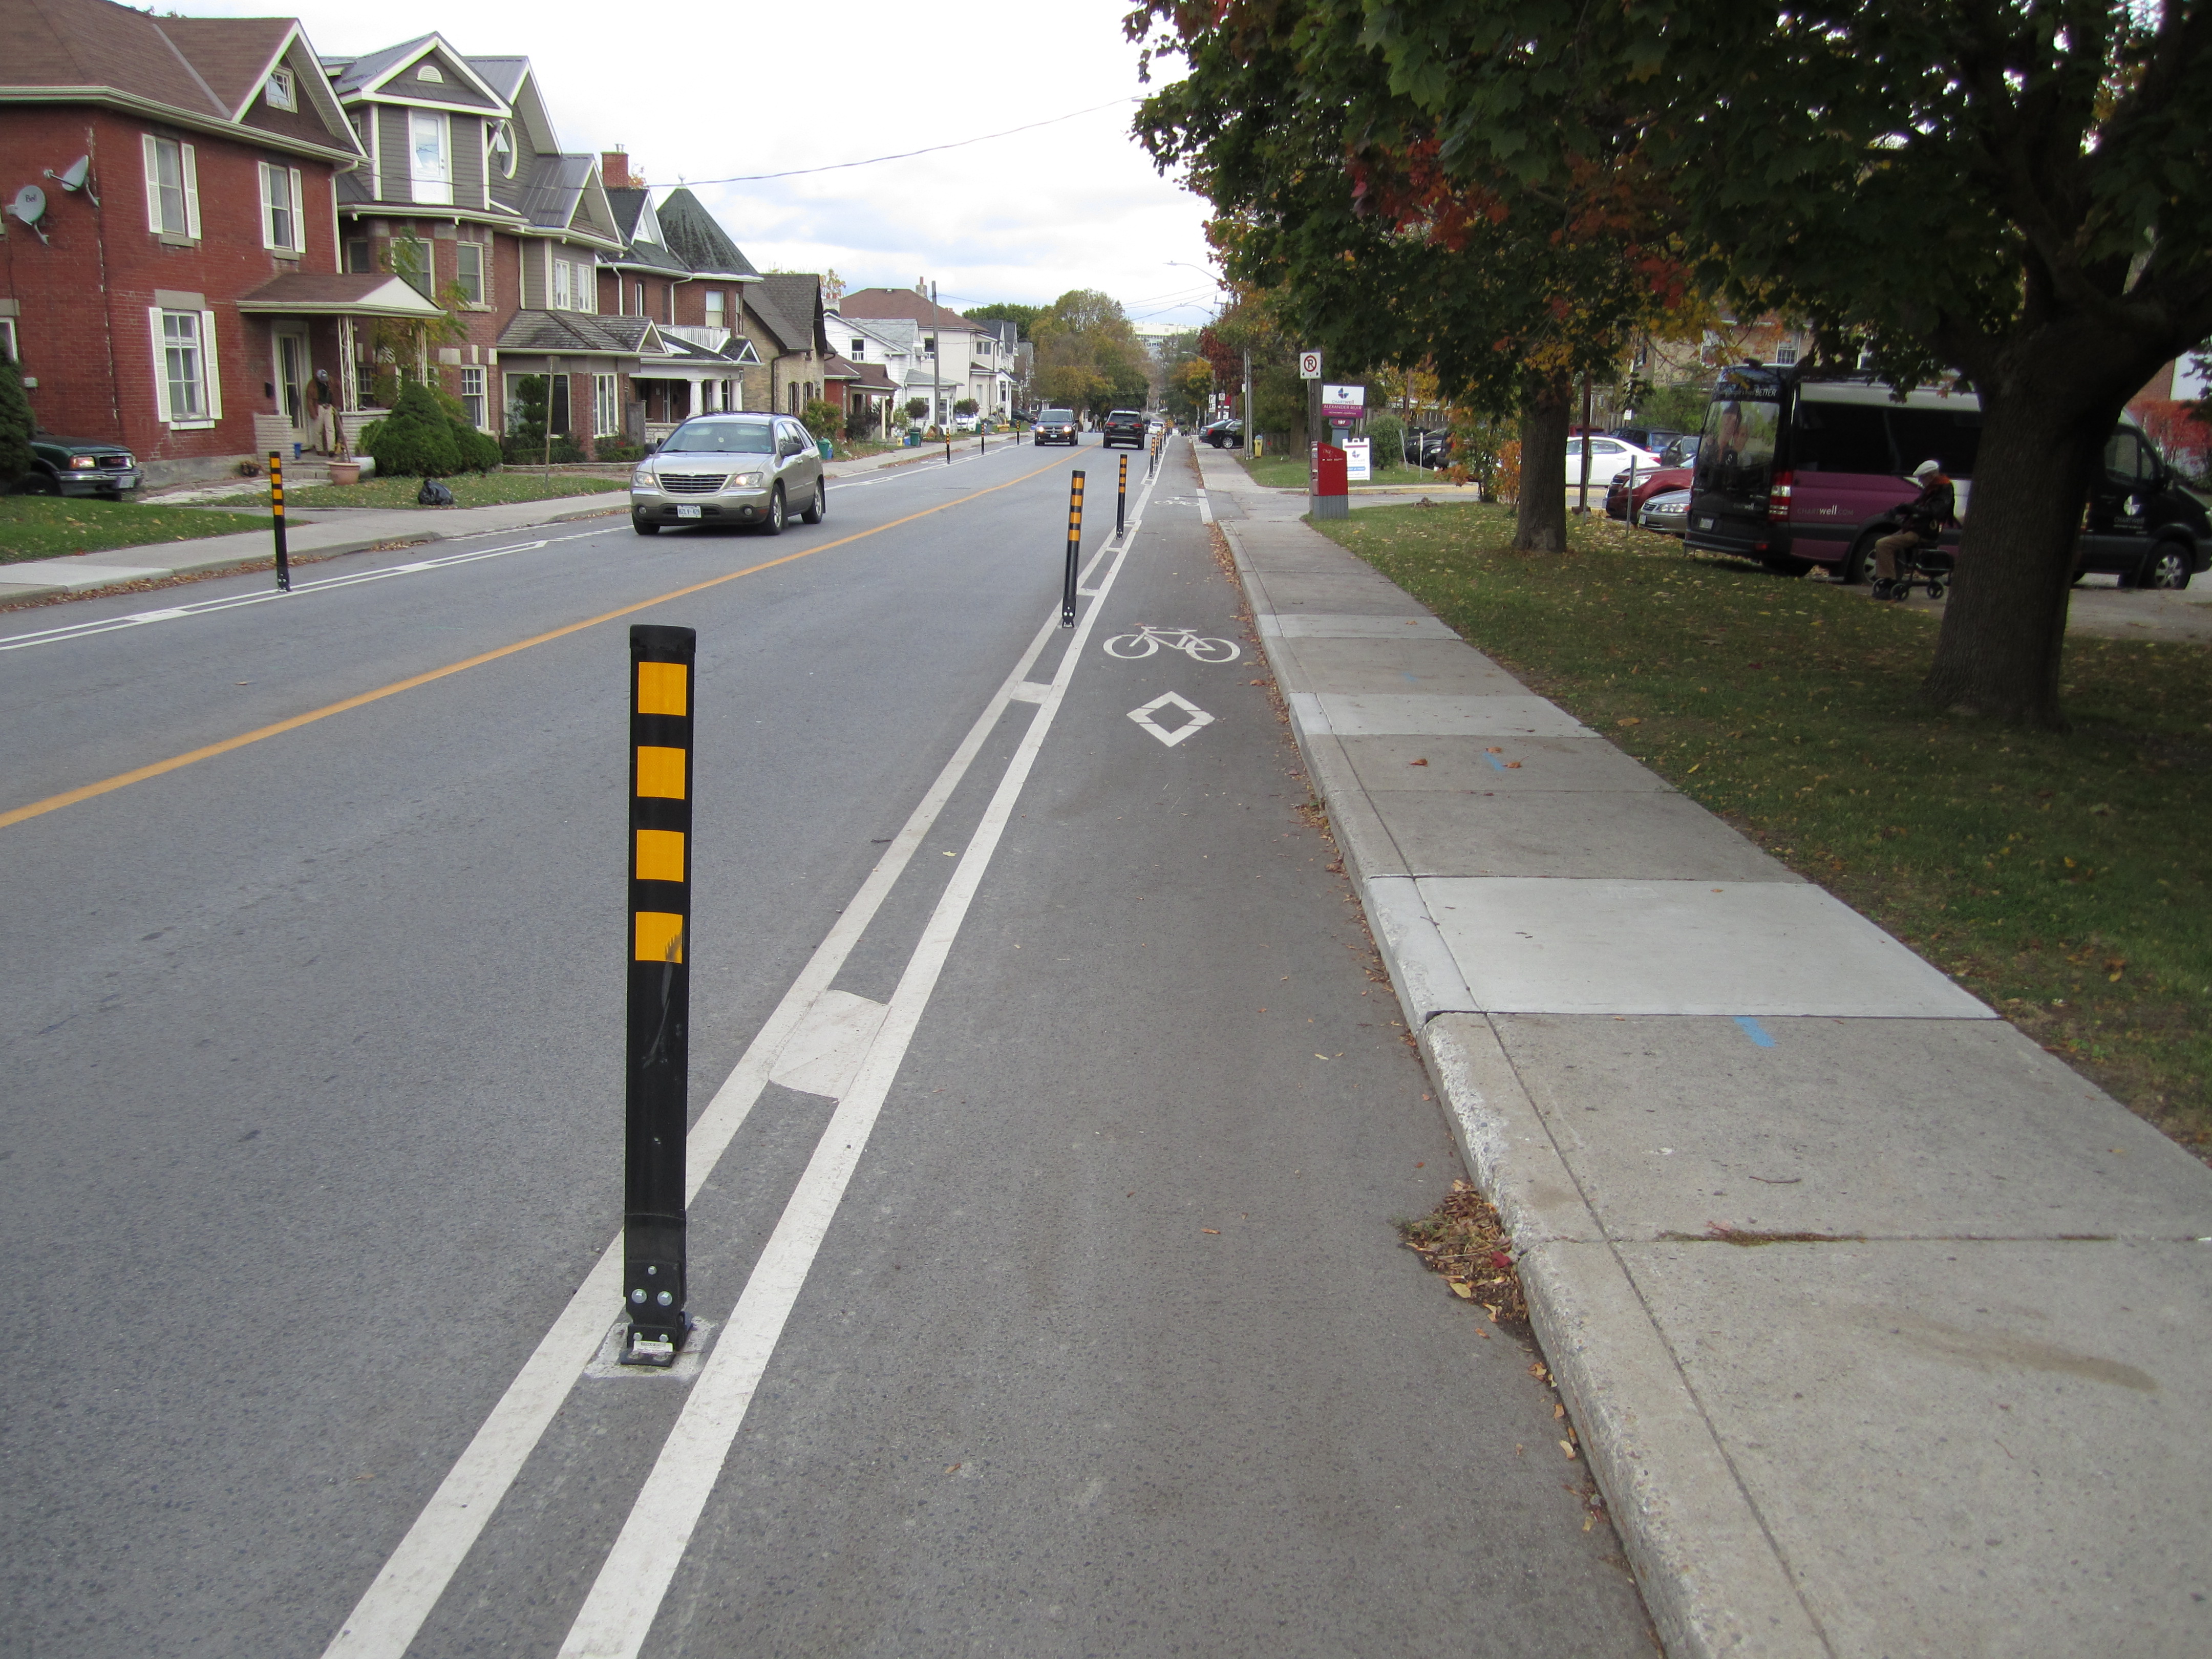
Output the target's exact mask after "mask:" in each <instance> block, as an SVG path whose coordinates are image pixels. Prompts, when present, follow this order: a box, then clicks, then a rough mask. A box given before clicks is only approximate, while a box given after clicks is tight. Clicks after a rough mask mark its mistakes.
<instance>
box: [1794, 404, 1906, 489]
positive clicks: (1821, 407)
mask: <svg viewBox="0 0 2212 1659" xmlns="http://www.w3.org/2000/svg"><path fill="white" fill-rule="evenodd" d="M1882 415H1883V410H1881V407H1880V406H1879V405H1877V404H1817V403H1814V401H1813V400H1812V399H1811V398H1804V399H1802V401H1801V402H1800V403H1799V404H1798V405H1797V435H1796V446H1795V447H1794V448H1793V449H1792V451H1791V453H1790V465H1792V466H1794V467H1795V468H1796V470H1797V471H1800V472H1866V473H1890V472H1897V471H1902V470H1906V469H1900V468H1899V465H1898V464H1897V456H1896V454H1895V453H1894V452H1893V451H1892V450H1891V448H1890V444H1889V423H1888V422H1887V421H1885V420H1883V419H1882ZM1920 459H1926V458H1925V457H1924V456H1923V457H1922V458H1920ZM1909 465H1911V466H1917V465H1919V461H1918V460H1915V461H1913V462H1911V463H1910V464H1909Z"/></svg>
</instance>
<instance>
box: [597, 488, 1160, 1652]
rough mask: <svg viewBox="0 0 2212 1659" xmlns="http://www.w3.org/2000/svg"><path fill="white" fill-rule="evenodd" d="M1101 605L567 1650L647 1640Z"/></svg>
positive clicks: (959, 869) (1110, 579) (944, 899)
mask: <svg viewBox="0 0 2212 1659" xmlns="http://www.w3.org/2000/svg"><path fill="white" fill-rule="evenodd" d="M1147 483H1149V480H1148V481H1147ZM1127 556H1128V549H1127V546H1126V545H1125V546H1123V547H1122V549H1121V550H1120V552H1119V553H1117V554H1116V556H1115V559H1114V562H1113V563H1112V564H1111V565H1110V566H1109V567H1108V568H1107V571H1106V574H1105V577H1104V579H1103V580H1102V581H1101V582H1100V584H1099V592H1100V595H1101V598H1102V600H1103V596H1104V595H1105V594H1106V593H1107V592H1109V591H1110V590H1111V589H1112V587H1113V585H1114V579H1115V577H1116V576H1117V575H1119V574H1121V566H1122V563H1123V562H1124V561H1125V560H1126V559H1127ZM1102 610H1103V604H1097V605H1092V606H1091V608H1090V609H1089V610H1088V611H1085V613H1084V616H1083V619H1082V621H1081V622H1080V623H1078V624H1077V626H1076V629H1075V633H1074V636H1073V638H1072V639H1071V640H1070V641H1069V642H1068V647H1067V650H1066V653H1065V654H1064V655H1063V656H1062V657H1061V658H1060V668H1059V671H1057V672H1056V673H1054V676H1053V678H1052V681H1051V689H1050V690H1049V691H1048V693H1047V694H1046V696H1045V700H1044V702H1043V703H1042V705H1041V706H1040V707H1039V708H1038V709H1037V712H1036V717H1035V718H1034V719H1032V720H1030V728H1029V730H1028V732H1025V733H1024V734H1023V737H1022V741H1021V743H1020V744H1019V745H1018V747H1017V748H1016V750H1015V751H1014V757H1013V759H1012V761H1011V762H1010V763H1008V765H1007V767H1006V774H1005V775H1004V776H1003V777H1001V778H1000V781H999V787H998V789H997V790H996V791H995V792H994V793H993V795H992V797H991V802H990V805H988V806H987V808H985V810H984V813H983V817H982V821H981V823H978V824H977V825H976V828H975V834H974V835H973V836H971V837H970V838H969V842H968V847H967V849H966V851H965V852H963V854H961V857H960V862H959V863H958V865H957V866H955V868H954V870H953V873H952V879H951V883H950V884H948V885H947V887H946V889H945V892H944V894H943V895H942V896H940V897H939V900H938V902H937V908H935V910H933V912H932V913H931V915H930V918H929V922H928V925H927V927H924V928H923V930H922V934H921V942H920V944H918V945H916V946H915V952H914V955H913V957H910V958H909V959H908V963H907V965H906V970H905V972H903V973H902V974H901V975H899V982H898V988H897V989H896V990H895V991H893V992H892V993H891V1000H890V1007H889V1009H888V1011H887V1012H885V1014H884V1022H883V1024H882V1025H881V1026H880V1027H879V1028H878V1031H877V1033H876V1036H875V1040H874V1041H873V1042H871V1043H870V1044H869V1045H868V1051H867V1054H866V1057H865V1058H864V1059H863V1060H861V1061H860V1071H859V1073H858V1074H857V1075H856V1076H855V1077H854V1080H853V1086H852V1088H851V1090H850V1091H848V1093H847V1094H846V1096H845V1097H844V1098H843V1099H842V1100H840V1101H839V1102H838V1103H837V1109H836V1112H835V1113H833V1114H832V1115H831V1116H830V1119H829V1127H827V1128H825V1129H824V1130H823V1133H822V1139H820V1140H819V1141H818V1142H817V1143H816V1145H815V1148H814V1156H813V1158H811V1160H810V1161H809V1162H808V1164H807V1166H806V1172H805V1174H804V1175H802V1176H800V1177H799V1185H798V1187H797V1188H795V1189H793V1193H792V1194H791V1199H790V1201H789V1202H788V1203H787V1204H786V1205H785V1206H784V1210H783V1214H782V1216H781V1218H780V1219H778V1221H777V1222H776V1225H775V1232H774V1233H773V1234H772V1235H770V1236H769V1242H768V1246H767V1248H766V1249H763V1251H762V1252H761V1255H760V1260H759V1261H757V1263H755V1265H754V1267H753V1271H752V1274H751V1276H750V1278H749V1279H747V1280H746V1281H745V1288H744V1293H743V1294H742V1295H741V1296H739V1297H738V1305H737V1309H736V1310H735V1311H734V1312H733V1313H732V1314H731V1316H730V1322H729V1324H728V1325H727V1327H726V1328H724V1330H723V1332H722V1334H721V1336H720V1339H719V1340H717V1341H716V1343H715V1345H714V1350H713V1352H710V1353H709V1354H708V1356H707V1364H706V1368H705V1370H702V1372H701V1373H700V1376H699V1380H698V1381H697V1382H696V1383H694V1384H693V1385H692V1387H691V1390H690V1394H689V1395H687V1396H686V1397H685V1399H684V1410H683V1412H682V1413H681V1414H680V1415H679V1416H678V1418H677V1419H676V1426H675V1427H674V1428H673V1429H671V1431H669V1435H668V1438H667V1440H666V1441H665V1442H664V1443H662V1445H661V1448H660V1455H659V1458H658V1459H657V1460H656V1461H655V1462H654V1463H653V1473H652V1474H650V1475H648V1476H647V1478H646V1483H645V1488H644V1490H643V1491H642V1492H639V1494H638V1496H637V1501H636V1503H635V1504H633V1505H632V1506H631V1508H630V1512H629V1519H628V1520H626V1521H625V1522H623V1529H622V1533H621V1535H620V1536H619V1537H617V1539H616V1540H615V1546H614V1548H613V1549H612V1550H611V1552H609V1553H608V1555H607V1559H606V1560H605V1562H604V1563H603V1564H602V1565H601V1566H600V1568H599V1577H598V1578H597V1579H596V1580H595V1581H594V1582H593V1583H592V1591H591V1594H590V1595H588V1596H586V1598H585V1600H584V1605H583V1607H582V1610H581V1611H580V1612H579V1613H577V1614H576V1620H575V1623H574V1624H573V1625H571V1626H569V1627H568V1638H567V1640H565V1641H564V1642H562V1644H561V1654H560V1659H635V1655H636V1654H637V1652H638V1650H640V1649H641V1648H642V1647H643V1646H644V1645H645V1638H646V1635H647V1632H649V1631H650V1630H651V1629H652V1627H653V1619H654V1617H655V1615H656V1614H658V1613H659V1610H660V1604H661V1601H663V1600H664V1599H665V1597H666V1595H667V1594H668V1586H669V1584H670V1583H671V1582H672V1581H673V1580H674V1578H675V1577H676V1570H677V1568H678V1565H681V1564H682V1562H683V1559H684V1551H685V1550H686V1549H687V1548H688V1547H690V1542H691V1534H692V1532H693V1530H694V1529H695V1528H696V1527H697V1526H698V1523H699V1516H700V1515H701V1513H702V1511H703V1510H705V1509H706V1506H707V1500H708V1498H709V1497H710V1496H711V1495H712V1494H713V1492H714V1483H715V1482H716V1481H717V1480H719V1479H720V1477H721V1473H722V1465H723V1463H724V1462H725V1461H726V1459H727V1458H728V1456H729V1453H730V1446H731V1444H732V1442H733V1441H734V1440H735V1439H736V1437H737V1433H738V1427H739V1426H740V1425H742V1424H743V1423H744V1418H745V1413H746V1411H747V1410H748V1409H749V1408H750V1406H751V1405H752V1400H753V1395H754V1393H755V1391H756V1390H757V1389H758V1388H759V1386H760V1380H761V1377H762V1376H763V1373H765V1372H766V1370H768V1364H769V1360H770V1359H771V1358H773V1357H774V1356H775V1347H776V1343H777V1340H779V1339H780V1338H781V1335H782V1334H783V1327H784V1322H786V1321H787V1319H788V1318H789V1317H790V1316H791V1310H792V1308H793V1304H796V1303H797V1301H798V1299H799V1291H801V1290H802V1289H803V1288H804V1287H805V1283H806V1275H807V1272H808V1270H809V1269H810V1268H811V1267H812V1266H813V1264H814V1257H815V1255H816V1253H817V1251H818V1250H819V1249H821V1247H822V1241H823V1237H826V1236H827V1234H828V1233H829V1224H830V1223H831V1221H833V1220H834V1219H835V1218H836V1213H837V1206H838V1205H839V1204H840V1202H842V1200H843V1198H844V1195H845V1188H846V1187H847V1186H848V1184H849V1183H850V1182H851V1181H852V1178H853V1173H854V1170H856V1169H857V1168H858V1167H859V1165H860V1154H861V1152H863V1151H864V1150H866V1146H867V1143H868V1136H869V1134H870V1133H871V1132H872V1130H873V1129H874V1127H875V1124H876V1118H877V1116H878V1114H879V1113H880V1112H881V1111H882V1109H883V1104H884V1097H885V1096H887V1095H888V1094H889V1093H890V1086H891V1083H892V1081H893V1080H894V1079H896V1077H897V1075H898V1070H899V1067H900V1066H901V1065H902V1063H903V1062H904V1060H905V1059H906V1051H907V1047H908V1044H909V1043H910V1042H912V1041H913V1040H914V1034H915V1030H916V1028H917V1027H918V1026H919V1025H920V1024H921V1015H922V1011H923V1010H924V1009H925V1008H926V1007H927V1006H928V1003H929V998H930V994H931V993H932V992H933V991H934V990H935V989H936V987H937V981H938V977H939V975H940V974H942V973H943V971H944V969H945V958H946V957H948V956H949V955H950V954H951V949H952V941H953V939H954V937H955V936H956V935H957V933H959V931H960V925H961V923H962V921H964V920H965V919H966V917H967V915H968V908H969V905H970V904H971V903H973V902H974V901H975V894H976V891H977V890H978V889H979V888H980V887H981V884H982V880H983V875H984V872H985V871H986V870H987V868H988V867H989V866H990V862H991V856H992V854H994V853H995V852H996V851H997V850H998V846H999V842H1000V839H1001V837H1002V836H1004V835H1005V833H1006V825H1007V824H1008V823H1010V822H1011V821H1012V817H1013V811H1014V803H1015V802H1016V801H1017V800H1018V799H1019V798H1020V795H1021V792H1022V787H1023V786H1024V784H1025V783H1026V782H1027V781H1029V775H1030V770H1031V769H1032V768H1033V767H1034V766H1035V765H1036V757H1037V754H1038V751H1039V750H1041V749H1042V747H1043V744H1044V739H1045V736H1046V734H1047V733H1048V732H1049V731H1050V730H1051V728H1052V723H1053V719H1054V716H1055V715H1056V714H1058V713H1059V712H1060V704H1061V703H1062V702H1064V701H1065V700H1066V695H1067V687H1068V683H1069V681H1070V680H1071V679H1072V678H1073V676H1074V673H1075V670H1076V666H1077V665H1078V664H1079V663H1080V662H1081V661H1082V659H1083V647H1084V646H1085V642H1086V641H1088V640H1089V638H1090V635H1091V629H1092V627H1093V626H1094V625H1095V624H1096V623H1097V620H1098V617H1099V614H1100V612H1101V611H1102Z"/></svg>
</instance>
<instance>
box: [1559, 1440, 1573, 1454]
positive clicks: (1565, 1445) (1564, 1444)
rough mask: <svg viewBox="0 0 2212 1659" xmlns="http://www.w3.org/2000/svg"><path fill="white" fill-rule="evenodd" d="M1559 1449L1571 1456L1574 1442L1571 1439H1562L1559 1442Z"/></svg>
mask: <svg viewBox="0 0 2212 1659" xmlns="http://www.w3.org/2000/svg"><path fill="white" fill-rule="evenodd" d="M1559 1449H1560V1450H1561V1451H1563V1452H1565V1453H1566V1455H1568V1456H1570V1457H1572V1456H1573V1455H1575V1443H1574V1442H1573V1441H1571V1440H1562V1441H1561V1442H1559Z"/></svg>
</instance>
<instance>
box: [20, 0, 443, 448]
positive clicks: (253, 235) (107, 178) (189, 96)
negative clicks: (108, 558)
mask: <svg viewBox="0 0 2212 1659" xmlns="http://www.w3.org/2000/svg"><path fill="white" fill-rule="evenodd" d="M80 157H82V158H83V160H84V162H85V170H84V172H83V173H82V175H81V182H80V183H78V184H77V185H76V187H74V188H72V187H71V184H70V181H71V180H72V179H79V178H80V175H78V174H77V173H76V171H75V168H74V166H73V164H74V163H76V161H77V160H78V159H79V158H80ZM366 159H367V158H366V157H365V155H364V154H363V150H362V145H361V144H360V143H359V142H358V140H357V139H356V135H355V133H354V131H353V130H352V128H351V127H350V126H349V124H348V123H347V121H346V119H345V117H344V115H343V112H341V110H340V109H339V107H338V106H337V102H336V100H333V98H332V97H331V92H330V88H329V86H328V84H327V82H325V80H324V78H323V75H322V72H321V69H320V67H319V63H318V60H317V57H316V54H315V51H314V48H313V46H312V45H310V44H309V42H308V40H307V37H306V35H305V34H304V33H301V29H300V26H299V25H298V23H297V22H296V21H293V20H291V19H289V18H281V17H278V18H266V17H264V18H181V17H155V16H151V15H148V14H146V13H143V12H139V11H135V10H132V9H131V8H129V7H127V6H121V5H116V4H113V3H111V0H7V3H6V5H5V6H4V7H0V193H4V194H5V195H7V196H8V197H11V198H12V197H15V195H16V193H17V192H18V191H20V190H21V187H22V186H24V185H32V184H40V185H42V187H43V188H44V189H45V190H46V194H47V204H46V211H45V212H44V213H43V214H42V215H40V216H39V217H38V218H37V219H36V221H35V222H30V223H27V222H24V221H23V220H21V219H20V218H15V217H9V218H8V219H6V220H4V221H0V349H7V350H9V352H10V354H11V355H13V356H15V358H16V360H17V361H18V362H20V363H21V366H22V369H23V373H24V376H25V380H26V384H27V387H28V389H29V393H30V398H31V406H32V410H33V413H34V415H35V416H36V417H37V419H38V421H39V423H40V426H41V427H42V428H45V429H46V430H48V431H52V432H56V433H59V434H63V435H68V436H72V437H84V438H91V439H95V440H99V439H105V440H108V441H118V442H120V443H122V444H124V445H125V446H127V447H129V448H130V449H131V451H132V452H133V453H135V454H137V457H138V459H139V461H140V463H141V464H142V465H143V467H144V468H145V472H146V479H147V482H148V483H150V484H162V483H179V482H190V481H191V480H194V479H200V478H209V477H217V476H220V475H221V474H222V473H225V472H228V471H235V469H236V467H237V465H238V463H239V462H240V460H242V459H246V457H248V456H251V455H253V454H256V453H259V452H260V451H262V450H263V449H264V448H266V447H272V446H273V445H274V444H276V443H277V442H279V441H284V440H291V439H295V438H300V437H302V436H304V435H305V433H304V428H303V416H304V410H303V409H302V407H301V405H302V403H303V401H304V398H305V392H306V387H307V384H308V382H309V381H310V380H312V379H313V374H314V372H315V370H316V369H317V368H325V369H329V370H331V379H332V380H333V381H336V380H338V379H340V378H341V377H340V376H339V375H338V374H337V372H336V368H337V366H338V365H340V364H342V362H343V341H344V339H345V337H346V336H347V335H348V334H349V332H350V331H352V330H354V329H355V328H356V327H358V326H360V325H364V324H368V325H374V323H376V322H378V321H383V320H394V321H399V320H404V319H410V318H411V319H420V318H422V316H424V315H425V314H426V313H429V314H435V307H430V306H429V305H428V302H427V301H424V300H422V298H421V296H420V295H416V294H415V293H414V292H412V291H411V290H410V289H408V288H407V287H406V286H405V285H404V283H394V282H392V281H391V280H390V279H389V278H388V277H386V276H381V275H379V274H376V273H367V274H364V275H361V276H353V277H348V276H344V275H343V274H342V273H341V271H340V262H339V249H338V232H337V210H336V204H335V197H336V193H337V188H338V185H339V181H341V180H343V179H348V178H349V177H351V175H352V173H353V172H354V170H356V168H357V167H360V166H361V165H362V163H363V162H364V161H365V160H366Z"/></svg>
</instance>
